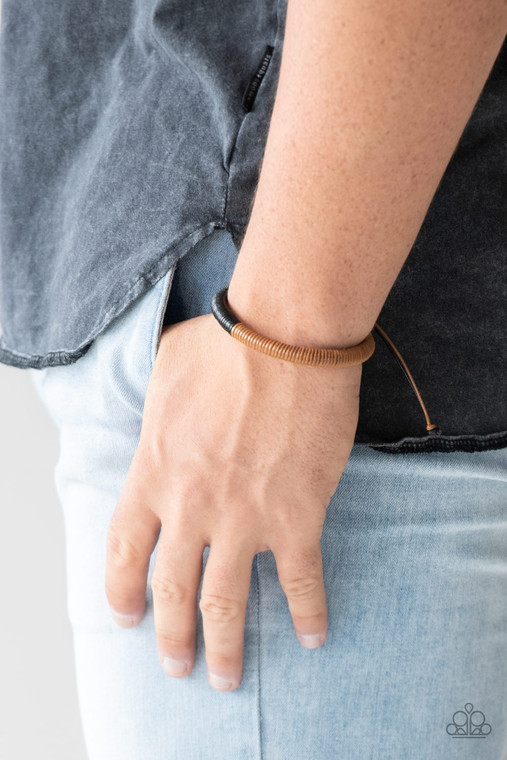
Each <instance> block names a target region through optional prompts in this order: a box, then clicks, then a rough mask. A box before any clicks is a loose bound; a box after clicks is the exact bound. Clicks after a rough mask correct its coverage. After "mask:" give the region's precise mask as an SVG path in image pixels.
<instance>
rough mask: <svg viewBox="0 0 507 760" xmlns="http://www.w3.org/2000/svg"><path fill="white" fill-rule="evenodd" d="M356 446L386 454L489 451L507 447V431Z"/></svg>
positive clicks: (360, 443)
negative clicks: (366, 447)
mask: <svg viewBox="0 0 507 760" xmlns="http://www.w3.org/2000/svg"><path fill="white" fill-rule="evenodd" d="M355 445H358V446H368V447H369V448H371V449H374V450H375V451H381V452H383V453H385V454H417V453H422V452H433V451H440V452H452V451H465V452H470V453H471V452H474V451H488V450H491V449H502V448H505V447H507V430H502V431H500V432H496V433H488V434H486V435H474V434H470V435H445V436H444V435H442V436H437V435H431V436H427V437H426V436H425V437H411V436H407V437H406V438H401V439H400V440H399V441H394V442H391V443H382V442H372V441H371V442H367V443H364V442H359V441H358V442H357V443H356V444H355Z"/></svg>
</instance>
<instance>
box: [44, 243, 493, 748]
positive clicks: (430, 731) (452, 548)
mask: <svg viewBox="0 0 507 760" xmlns="http://www.w3.org/2000/svg"><path fill="white" fill-rule="evenodd" d="M193 255H195V256H198V260H197V259H196V261H195V262H194V266H190V265H189V262H190V257H191V256H193ZM183 261H185V259H184V260H183ZM217 262H220V266H217ZM221 262H225V265H222V263H221ZM233 263H234V245H233V243H232V241H231V239H230V236H229V235H228V233H224V232H223V231H222V232H220V233H217V234H216V235H215V236H213V238H210V239H207V242H205V243H203V244H201V245H200V246H198V247H196V249H194V251H193V252H192V253H191V254H189V258H187V259H186V265H184V266H182V267H180V264H179V263H178V264H176V268H175V269H173V268H172V269H170V270H169V271H168V273H167V274H166V276H165V277H164V278H162V279H160V280H159V281H158V282H157V283H156V285H155V286H154V287H153V288H151V289H149V290H148V291H147V292H146V293H145V294H144V295H143V296H142V297H141V298H139V299H137V300H136V301H135V302H134V303H133V304H131V305H130V306H129V308H128V309H127V310H126V311H125V312H124V313H123V314H122V315H121V317H120V318H119V319H116V320H114V321H113V322H111V324H110V325H109V327H108V328H107V329H106V330H105V331H103V332H102V333H101V335H100V336H99V337H98V338H97V340H96V341H95V342H94V344H93V345H92V347H91V348H90V350H89V351H88V352H87V353H86V355H85V356H83V357H82V358H81V359H80V360H79V361H78V362H75V363H73V364H71V365H69V366H59V367H49V368H45V369H42V370H35V369H32V370H30V372H31V376H32V378H33V381H34V383H35V385H36V388H37V390H38V392H39V394H40V397H41V399H42V400H43V402H44V404H45V405H46V408H47V409H48V411H49V412H50V414H51V416H52V418H53V419H54V421H55V422H56V423H57V425H58V427H59V430H60V442H61V448H60V457H59V460H58V463H57V467H56V471H55V482H56V487H57V491H58V495H59V498H60V500H61V504H62V508H63V514H64V526H65V540H66V557H67V591H68V613H69V617H70V621H71V624H72V627H73V631H74V645H75V662H76V674H77V682H78V691H79V703H80V707H81V717H82V723H83V730H84V735H85V739H86V744H87V748H88V757H89V760H141V758H143V759H144V758H146V759H149V760H183V759H185V760H187V759H188V760H217V759H218V760H310V759H311V760H357V759H358V758H361V760H363V759H364V760H428V759H429V758H431V760H479V758H484V759H486V758H487V760H506V758H507V695H506V691H505V684H506V683H507V551H506V547H507V448H502V449H497V450H490V451H481V452H468V453H467V452H462V451H454V452H450V453H444V452H431V453H416V454H410V455H405V456H384V455H383V454H382V453H380V452H378V451H374V450H372V449H371V448H369V447H368V446H365V445H361V444H356V445H355V446H354V447H353V449H352V452H351V455H350V458H349V460H348V462H347V466H346V468H345V471H344V473H343V475H342V478H341V480H340V483H339V485H338V488H337V490H336V492H335V494H334V495H333V497H332V499H331V501H330V504H329V507H328V512H327V515H326V520H325V523H324V528H323V533H322V538H321V547H322V556H323V568H324V580H325V587H326V597H327V605H328V615H329V631H328V637H327V640H326V641H325V643H324V644H323V646H322V647H321V648H319V649H316V650H305V649H304V648H303V647H302V646H301V645H300V644H299V642H298V640H297V638H296V636H295V633H294V629H293V624H292V619H291V616H290V612H289V610H288V605H287V601H286V597H285V596H284V594H283V592H282V590H281V587H280V585H279V582H278V576H277V572H276V565H275V561H274V556H273V555H272V553H271V552H269V551H264V552H260V553H258V554H257V555H256V557H255V559H254V562H253V566H252V576H251V584H250V590H249V598H248V605H247V610H246V627H245V650H244V668H243V678H242V682H241V684H240V686H239V687H238V688H237V689H236V690H235V691H234V692H231V693H220V692H217V691H215V690H214V689H212V687H211V686H210V685H209V684H208V682H207V680H206V663H205V657H204V654H205V652H204V642H203V636H202V618H201V614H200V611H198V622H197V652H196V662H195V666H194V669H193V671H192V673H191V674H190V675H189V676H188V677H186V678H184V679H173V678H171V677H170V676H168V675H166V674H165V672H164V671H163V670H162V668H161V666H160V664H159V661H158V654H157V646H156V638H155V629H154V622H153V605H152V597H151V588H150V585H149V582H148V585H147V590H146V615H145V617H144V619H143V620H142V621H141V623H140V625H139V626H137V627H136V628H133V629H128V630H127V629H123V628H120V627H118V626H117V625H116V624H115V623H114V622H113V620H112V617H111V614H110V610H109V605H108V603H107V599H106V596H105V590H104V579H105V558H106V534H107V530H108V527H109V524H110V521H111V517H112V514H113V511H114V508H115V505H116V502H117V499H118V496H119V494H120V491H121V489H122V487H123V483H124V480H125V476H126V473H127V470H128V467H129V465H130V461H131V459H132V456H133V454H134V451H135V448H136V446H137V442H138V439H139V434H140V428H141V421H142V409H143V401H144V397H145V393H146V387H147V383H148V380H149V377H150V374H151V371H152V368H153V365H154V361H155V359H156V352H157V347H158V342H159V336H160V331H161V327H162V324H163V319H164V315H165V319H166V321H168V322H171V321H172V322H174V321H176V320H177V318H178V316H181V315H182V314H187V315H188V316H197V314H198V313H204V312H203V310H205V309H206V304H207V297H208V295H209V293H208V291H207V287H209V288H212V287H217V289H218V287H219V286H220V284H221V283H222V282H224V283H225V282H227V277H228V276H229V274H230V266H231V265H233ZM178 272H179V274H178ZM202 272H206V273H207V274H206V277H205V278H204V279H199V277H200V276H201V273H202ZM196 277H197V280H196ZM196 282H200V283H201V284H200V286H199V287H197V286H196ZM203 282H204V283H209V285H208V286H205V285H203ZM231 340H233V338H231ZM267 361H271V359H269V358H267ZM208 551H209V550H208V548H206V549H205V551H204V555H203V560H204V567H205V565H206V560H207V556H208ZM155 556H156V551H155V552H154V553H153V555H152V558H151V562H150V568H149V576H148V581H150V580H151V575H152V571H153V567H154V561H155ZM199 592H200V590H199ZM470 705H473V708H470ZM465 706H467V707H465ZM475 730H479V731H482V733H476V734H473V733H472V731H475ZM458 731H463V732H465V731H466V733H457V732H458ZM464 739H465V740H464Z"/></svg>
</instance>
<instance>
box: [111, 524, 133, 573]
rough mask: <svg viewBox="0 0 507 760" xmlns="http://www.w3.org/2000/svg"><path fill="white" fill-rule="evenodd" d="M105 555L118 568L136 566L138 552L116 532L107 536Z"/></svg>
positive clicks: (130, 542)
mask: <svg viewBox="0 0 507 760" xmlns="http://www.w3.org/2000/svg"><path fill="white" fill-rule="evenodd" d="M107 553H108V555H109V557H110V559H111V560H112V562H114V564H115V565H118V567H131V566H132V565H137V564H138V563H139V559H140V552H139V549H138V548H137V546H136V545H135V544H134V543H133V542H132V541H130V540H129V539H128V538H127V537H126V536H121V535H120V534H119V533H117V532H116V531H110V532H109V533H108V536H107Z"/></svg>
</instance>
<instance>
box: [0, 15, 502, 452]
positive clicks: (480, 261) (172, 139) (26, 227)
mask: <svg viewBox="0 0 507 760" xmlns="http://www.w3.org/2000/svg"><path fill="white" fill-rule="evenodd" d="M286 2H287V0H279V2H277V0H255V1H252V0H248V2H247V1H246V0H207V2H206V3H203V2H202V0H200V1H199V2H196V0H153V2H151V3H147V2H145V1H143V0H109V1H108V2H107V3H104V2H99V0H80V2H79V3H78V2H77V1H76V0H45V2H43V3H41V2H40V0H3V2H2V31H1V37H0V55H1V59H0V99H1V102H0V106H1V110H0V162H1V163H0V170H1V171H0V266H1V272H0V323H1V325H2V330H3V335H2V337H1V339H0V362H3V363H6V364H11V365H14V366H17V367H44V366H47V365H59V364H69V363H72V362H74V361H76V360H78V359H79V357H80V356H82V355H83V354H84V353H85V352H86V351H87V349H88V348H89V347H90V345H91V342H92V341H93V339H94V338H95V337H96V336H97V335H98V334H99V333H100V332H101V331H102V330H104V329H105V328H106V327H107V325H108V324H109V323H110V321H111V320H112V319H113V318H114V317H116V316H117V315H119V314H121V313H122V312H123V311H124V309H125V308H126V307H127V306H128V305H129V304H130V303H131V302H132V301H133V300H134V299H135V298H137V297H138V296H140V295H141V294H142V293H144V292H145V291H146V290H147V289H148V288H149V287H151V285H153V284H154V283H155V282H156V281H157V280H158V279H159V278H160V277H162V276H163V275H164V274H165V273H166V272H167V271H168V269H169V267H170V266H171V265H172V264H173V263H174V262H175V261H177V260H180V259H182V257H185V255H186V254H187V253H188V252H189V251H191V249H192V248H193V246H194V245H195V244H196V243H197V242H198V241H199V240H202V239H203V238H204V237H206V236H207V235H209V234H210V233H211V232H212V231H213V230H214V229H215V228H223V229H226V230H228V231H229V232H230V233H231V235H232V237H233V240H234V243H235V245H236V246H237V248H238V250H239V249H240V246H241V242H242V239H243V235H244V232H245V229H246V225H247V222H248V217H249V213H250V207H251V201H252V198H253V194H254V190H255V186H256V182H257V179H258V172H259V168H260V164H261V160H262V155H263V150H264V146H265V140H266V136H267V132H268V127H269V119H270V114H271V109H272V105H273V102H274V97H275V93H276V84H277V79H278V73H279V66H280V57H281V51H282V45H283V33H284V26H285V17H286ZM268 46H270V47H272V56H271V57H270V54H268V55H267V57H266V52H267V51H268V53H269V50H270V47H268ZM244 103H246V106H247V108H248V109H249V110H246V109H245V107H244ZM506 198H507V40H506V42H505V43H504V45H503V48H502V50H501V52H500V54H499V56H498V58H497V60H496V62H495V65H494V67H493V69H492V71H491V73H490V76H489V78H488V81H487V83H486V85H485V87H484V89H483V91H482V93H481V96H480V98H479V100H478V102H477V104H476V106H475V108H474V111H473V113H472V115H471V117H470V120H469V122H468V124H467V126H466V128H465V130H464V132H463V134H462V136H461V139H460V141H459V144H458V145H457V148H456V150H455V152H454V155H453V157H452V159H451V161H450V162H449V165H448V167H447V168H446V171H445V174H444V176H443V178H442V181H441V183H440V185H439V187H438V189H437V192H436V193H435V196H434V198H433V201H432V204H431V206H430V208H429V211H428V214H427V216H426V218H425V220H424V223H423V225H422V227H421V230H420V233H419V235H418V237H417V240H416V242H415V244H414V246H413V249H412V251H411V252H410V254H409V257H408V259H407V261H406V262H405V265H404V267H403V269H402V271H401V273H400V275H399V277H398V279H397V281H396V283H395V284H394V286H393V288H392V290H391V292H390V294H389V296H388V298H387V301H386V303H385V304H384V307H383V309H382V312H381V314H380V315H379V318H378V322H379V324H380V325H381V326H382V327H383V328H384V329H385V331H386V332H387V334H388V335H389V337H390V338H391V339H392V340H393V341H394V343H395V345H396V347H397V348H398V349H399V351H400V352H401V354H402V356H403V358H404V359H405V361H406V362H407V364H408V367H409V369H410V371H411V373H412V375H413V376H414V379H415V381H416V383H417V385H418V387H419V389H420V391H421V394H422V397H423V399H424V402H425V403H426V406H427V408H428V411H429V414H430V417H431V419H432V421H433V422H435V423H437V424H438V425H439V427H440V428H441V429H442V430H443V433H444V436H445V437H446V439H447V444H446V443H445V442H444V440H443V439H442V441H440V442H439V443H437V444H428V439H427V435H426V430H425V421H424V417H423V414H422V410H421V407H420V406H419V404H418V402H417V399H416V397H415V395H414V393H413V391H412V390H411V388H410V386H409V384H408V382H407V381H406V379H404V377H403V374H402V370H401V369H400V366H399V365H398V364H397V362H396V361H395V359H394V357H393V356H392V354H391V353H390V352H389V351H388V350H387V348H386V347H385V345H383V344H382V342H381V341H380V340H378V339H376V344H377V348H376V351H375V354H374V355H373V357H372V358H371V359H370V360H368V361H367V362H366V363H365V364H364V368H363V382H362V389H361V412H360V420H359V427H358V431H357V436H356V440H357V441H358V442H367V443H368V444H374V443H377V444H385V448H384V450H386V451H391V452H396V451H404V450H406V451H410V450H414V449H412V448H411V442H412V441H411V439H415V443H416V445H418V444H420V449H421V450H424V446H428V445H441V446H443V447H444V449H445V450H453V449H455V448H460V446H461V447H463V446H465V447H466V446H468V447H469V448H468V449H467V448H465V450H475V449H476V448H483V447H486V448H488V447H491V448H492V447H494V446H498V445H500V446H505V445H507V393H506V386H505V379H504V378H505V374H506V369H507V342H506V327H505V326H506V324H507V320H506V317H507V307H506V303H507V299H506V296H507V284H506V261H507V252H506V247H507V214H506V211H507V203H506ZM207 311H211V308H210V307H209V308H208V309H207ZM400 378H401V381H400ZM405 438H408V439H410V440H408V441H407V442H406V444H407V445H406V446H405V448H403V446H399V442H400V441H401V440H402V439H405ZM460 441H461V443H460ZM470 447H471V448H470Z"/></svg>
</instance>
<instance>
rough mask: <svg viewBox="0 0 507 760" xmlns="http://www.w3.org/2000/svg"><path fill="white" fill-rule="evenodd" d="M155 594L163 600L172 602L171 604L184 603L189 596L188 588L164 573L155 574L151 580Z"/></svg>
mask: <svg viewBox="0 0 507 760" xmlns="http://www.w3.org/2000/svg"><path fill="white" fill-rule="evenodd" d="M150 586H151V590H152V591H153V595H154V596H155V597H156V598H157V599H158V600H159V601H161V602H166V603H167V602H170V603H171V604H178V605H180V604H184V603H185V602H186V601H187V599H188V597H189V592H188V589H186V588H185V586H183V585H182V584H181V583H178V582H177V581H175V580H174V579H173V578H168V577H167V576H164V575H158V574H157V575H155V574H154V575H153V576H152V579H151V581H150Z"/></svg>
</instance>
